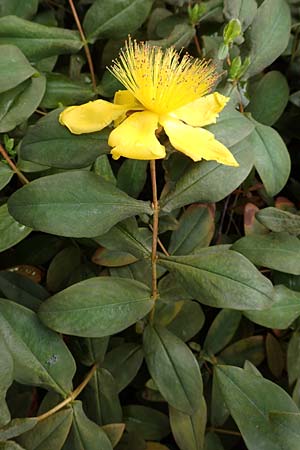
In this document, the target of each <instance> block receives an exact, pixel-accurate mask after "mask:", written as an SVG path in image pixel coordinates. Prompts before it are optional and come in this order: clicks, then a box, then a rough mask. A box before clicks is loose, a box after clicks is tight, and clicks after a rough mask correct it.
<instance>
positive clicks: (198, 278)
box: [160, 247, 273, 310]
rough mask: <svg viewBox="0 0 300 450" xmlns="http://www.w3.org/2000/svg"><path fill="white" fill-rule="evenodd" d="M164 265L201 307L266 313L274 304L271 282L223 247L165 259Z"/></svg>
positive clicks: (239, 256) (241, 258)
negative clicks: (253, 310)
mask: <svg viewBox="0 0 300 450" xmlns="http://www.w3.org/2000/svg"><path fill="white" fill-rule="evenodd" d="M160 264H161V265H162V266H164V267H166V268H167V269H169V270H170V271H171V272H172V273H174V274H176V275H178V277H179V278H180V280H181V282H182V283H183V286H184V288H185V289H186V290H187V291H188V292H189V293H190V294H191V295H192V296H193V297H194V298H195V299H196V300H198V301H200V302H201V303H204V304H207V305H210V306H214V307H217V308H231V309H241V310H243V309H249V307H251V308H252V309H265V308H267V307H269V306H271V304H272V297H273V290H272V284H271V282H270V281H269V280H268V279H267V278H265V277H264V276H263V275H261V274H260V273H259V271H258V270H257V269H256V268H255V267H254V266H253V265H252V264H251V263H250V261H249V260H248V259H246V258H245V257H243V256H242V255H240V254H238V253H237V252H234V251H232V250H226V249H223V248H222V247H221V248H219V247H210V248H208V249H203V250H201V252H198V253H197V254H196V255H191V256H176V257H165V256H164V257H161V259H160Z"/></svg>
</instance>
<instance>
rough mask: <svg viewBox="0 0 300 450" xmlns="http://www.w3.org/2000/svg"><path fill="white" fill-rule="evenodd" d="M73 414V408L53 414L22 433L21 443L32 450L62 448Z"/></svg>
mask: <svg viewBox="0 0 300 450" xmlns="http://www.w3.org/2000/svg"><path fill="white" fill-rule="evenodd" d="M72 416H73V411H72V409H71V408H66V409H63V410H62V411H58V412H57V413H55V414H52V415H51V416H49V417H47V418H46V419H44V420H42V421H41V422H39V423H38V424H37V425H36V426H35V427H34V428H33V429H32V430H30V431H27V433H25V434H22V436H20V437H19V442H20V444H21V445H22V446H24V448H30V449H32V450H48V449H50V448H53V449H54V448H55V450H61V448H62V447H63V444H64V442H65V440H66V438H67V435H68V433H69V431H70V428H71V424H72Z"/></svg>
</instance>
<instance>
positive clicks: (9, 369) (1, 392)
mask: <svg viewBox="0 0 300 450" xmlns="http://www.w3.org/2000/svg"><path fill="white" fill-rule="evenodd" d="M0 360H1V366H0V379H1V385H0V427H3V426H4V425H6V424H7V423H8V422H9V421H10V412H9V409H8V407H7V405H6V401H5V397H6V392H7V390H8V388H9V387H10V386H11V384H12V382H13V378H14V362H13V359H12V355H11V354H10V352H9V351H8V348H7V346H6V343H5V340H2V341H0ZM0 439H3V434H2V432H1V430H0ZM4 439H5V438H4Z"/></svg>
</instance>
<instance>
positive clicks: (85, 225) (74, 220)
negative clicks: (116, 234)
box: [9, 171, 152, 237]
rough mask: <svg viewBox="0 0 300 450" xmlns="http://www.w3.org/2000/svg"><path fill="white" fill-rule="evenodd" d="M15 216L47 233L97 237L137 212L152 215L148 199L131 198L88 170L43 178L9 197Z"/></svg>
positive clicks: (25, 223)
mask: <svg viewBox="0 0 300 450" xmlns="http://www.w3.org/2000/svg"><path fill="white" fill-rule="evenodd" d="M9 211H10V213H11V214H12V215H13V217H14V218H15V219H16V220H18V221H20V222H21V223H23V224H24V225H27V226H31V227H32V228H34V229H35V230H40V231H44V232H46V233H52V234H59V235H61V236H72V237H94V236H98V235H100V234H104V233H106V232H107V231H108V230H109V229H110V228H111V227H113V226H114V225H115V224H116V223H117V222H120V221H121V220H123V219H125V218H126V217H130V216H133V215H135V214H142V213H146V214H147V213H148V214H152V209H151V207H150V205H149V204H148V202H142V201H139V200H135V199H133V198H131V197H129V196H128V195H127V194H125V193H124V192H122V191H120V190H119V189H117V188H116V187H115V186H113V185H112V184H111V183H109V182H107V181H105V180H103V179H101V178H100V177H98V176H97V175H95V174H93V173H91V172H86V171H72V172H65V173H60V174H56V175H50V176H48V177H43V178H39V179H38V180H35V181H33V182H32V183H30V184H27V185H26V186H24V187H23V188H22V189H19V190H18V191H17V192H15V193H14V194H13V195H12V196H11V197H10V199H9Z"/></svg>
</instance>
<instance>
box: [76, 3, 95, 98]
mask: <svg viewBox="0 0 300 450" xmlns="http://www.w3.org/2000/svg"><path fill="white" fill-rule="evenodd" d="M69 4H70V8H71V10H72V14H73V17H74V20H75V22H76V26H77V28H78V31H79V34H80V37H81V40H82V43H83V48H84V51H85V55H86V59H87V62H88V65H89V69H90V74H91V79H92V84H93V89H94V91H96V89H97V82H96V77H95V70H94V65H93V61H92V57H91V53H90V49H89V46H88V43H87V40H86V37H85V34H84V31H83V28H82V26H81V23H80V20H79V17H78V14H77V11H76V8H75V6H74V3H73V0H69Z"/></svg>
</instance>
